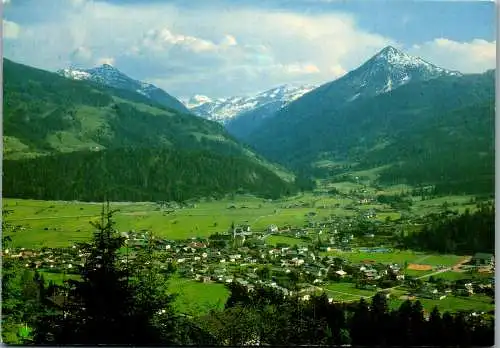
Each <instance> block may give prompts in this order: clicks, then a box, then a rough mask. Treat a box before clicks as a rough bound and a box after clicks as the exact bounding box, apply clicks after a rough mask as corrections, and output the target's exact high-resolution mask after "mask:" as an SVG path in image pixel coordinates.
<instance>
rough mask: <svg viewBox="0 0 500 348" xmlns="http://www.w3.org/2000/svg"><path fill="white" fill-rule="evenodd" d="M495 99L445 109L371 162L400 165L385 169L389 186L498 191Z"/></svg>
mask: <svg viewBox="0 0 500 348" xmlns="http://www.w3.org/2000/svg"><path fill="white" fill-rule="evenodd" d="M494 129H495V105H494V100H493V99H492V100H491V101H488V102H487V103H482V104H475V105H471V106H468V107H466V108H463V109H459V110H455V111H453V112H448V113H442V114H439V115H438V116H437V117H435V118H433V119H431V120H429V121H428V122H426V124H425V125H422V126H421V127H420V128H419V130H417V131H415V130H408V131H406V132H404V133H402V134H401V135H400V137H399V139H398V140H396V141H395V144H397V146H389V147H387V148H384V149H382V150H378V151H374V152H372V153H371V155H370V159H368V160H366V163H370V162H372V164H375V163H374V161H377V160H379V161H381V160H383V161H385V162H382V161H381V162H380V164H384V163H399V164H398V165H395V166H393V167H391V168H389V169H387V170H385V171H383V172H382V173H381V176H380V181H381V182H382V183H384V184H391V183H401V182H405V183H408V184H410V185H418V184H434V185H435V189H434V192H433V193H434V194H438V195H446V194H453V193H455V194H456V193H458V194H468V193H492V192H493V191H494V178H495V175H494V173H495V171H494V167H495V148H494V146H495V142H494V139H495V134H494Z"/></svg>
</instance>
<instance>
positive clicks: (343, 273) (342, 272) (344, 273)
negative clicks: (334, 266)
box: [335, 269, 347, 277]
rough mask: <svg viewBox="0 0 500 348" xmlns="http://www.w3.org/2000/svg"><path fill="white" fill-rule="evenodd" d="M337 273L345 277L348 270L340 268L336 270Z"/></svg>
mask: <svg viewBox="0 0 500 348" xmlns="http://www.w3.org/2000/svg"><path fill="white" fill-rule="evenodd" d="M335 273H336V274H338V275H339V276H341V277H344V276H345V275H346V274H347V272H346V271H343V270H341V269H340V270H338V271H336V272H335Z"/></svg>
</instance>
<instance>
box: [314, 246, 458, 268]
mask: <svg viewBox="0 0 500 348" xmlns="http://www.w3.org/2000/svg"><path fill="white" fill-rule="evenodd" d="M321 255H329V256H338V257H341V258H344V259H346V260H349V261H351V262H362V261H365V260H372V261H375V262H380V263H397V264H399V265H404V263H405V262H408V263H418V264H426V265H431V266H437V265H445V266H451V265H454V264H456V263H457V262H458V261H460V260H461V258H462V257H461V256H457V255H436V254H426V253H421V252H413V251H399V250H395V251H393V252H391V253H368V252H357V251H353V252H341V251H330V252H322V253H321Z"/></svg>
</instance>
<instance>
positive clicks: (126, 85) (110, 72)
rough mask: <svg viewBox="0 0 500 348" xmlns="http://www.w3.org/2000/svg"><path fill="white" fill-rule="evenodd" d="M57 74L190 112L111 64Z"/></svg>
mask: <svg viewBox="0 0 500 348" xmlns="http://www.w3.org/2000/svg"><path fill="white" fill-rule="evenodd" d="M57 73H58V74H60V75H61V76H64V77H66V78H70V79H74V80H87V81H92V82H95V83H98V84H103V85H106V86H110V87H114V88H118V89H124V90H128V91H132V92H137V93H140V94H142V95H144V96H146V97H148V98H149V99H151V100H153V101H155V102H157V103H159V104H160V105H163V106H165V107H167V108H171V109H174V110H177V111H180V112H184V113H188V112H189V110H188V109H187V108H186V107H185V106H184V104H183V103H181V102H180V101H179V100H177V99H176V98H174V97H172V96H171V95H170V94H168V93H167V92H165V91H164V90H162V89H160V88H158V87H156V86H154V85H152V84H149V83H145V82H141V81H137V80H134V79H132V78H130V77H128V76H127V75H125V74H124V73H122V72H121V71H119V70H118V69H116V68H115V67H113V66H111V65H109V64H103V65H101V66H98V67H95V68H92V69H82V70H80V69H72V68H68V69H62V70H59V71H57Z"/></svg>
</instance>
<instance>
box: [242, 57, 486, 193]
mask: <svg viewBox="0 0 500 348" xmlns="http://www.w3.org/2000/svg"><path fill="white" fill-rule="evenodd" d="M377 61H378V60H377ZM369 62H370V61H369ZM372 63H373V59H372ZM378 64H380V63H378ZM386 65H387V66H388V67H389V68H387V69H386V70H387V71H392V68H391V67H390V65H391V63H390V61H386ZM360 69H361V68H360ZM366 69H367V68H366V63H365V65H363V66H362V70H366ZM438 72H439V70H438ZM358 73H359V71H358V72H356V71H354V72H351V73H350V74H347V75H346V76H345V77H344V78H341V79H339V80H337V81H334V82H332V83H330V84H327V85H324V86H322V87H319V88H317V89H316V90H314V91H312V92H310V93H308V94H306V95H305V96H304V97H302V98H299V99H298V100H296V101H295V102H293V103H291V104H290V105H288V106H287V107H285V108H284V109H282V110H281V111H279V112H278V113H277V114H276V115H275V116H274V117H272V118H269V119H268V120H266V121H265V122H263V123H262V125H261V126H260V127H259V128H257V129H256V130H255V131H254V132H252V133H251V134H250V135H249V136H248V137H247V138H246V141H247V142H248V143H249V144H251V145H252V146H253V147H254V148H255V149H257V151H260V152H261V153H262V154H264V155H265V156H267V157H268V158H270V159H272V160H276V161H279V162H280V163H282V164H285V165H287V166H289V167H294V168H309V167H310V165H311V164H313V163H315V162H317V161H325V160H326V161H330V162H343V163H350V164H351V165H355V164H358V163H361V164H362V166H361V167H360V168H363V169H366V168H371V167H375V166H379V165H383V164H394V163H395V162H396V161H399V160H401V161H403V160H405V161H411V160H413V157H412V156H413V155H414V153H413V152H412V151H413V149H415V148H418V147H419V146H421V145H422V142H421V139H419V136H424V134H431V135H427V136H426V139H428V138H432V139H434V138H433V136H435V134H432V133H429V132H430V131H431V130H432V129H433V128H432V126H431V125H432V124H433V123H432V122H434V120H438V119H440V120H441V122H442V124H441V126H442V127H444V128H446V130H447V132H443V134H440V137H436V138H435V140H434V141H433V142H432V143H429V142H428V143H425V144H427V145H426V146H428V147H427V149H429V148H430V147H436V148H440V149H442V150H443V151H445V150H444V149H450V146H451V145H450V144H451V143H454V142H456V141H459V142H460V143H461V144H462V145H460V144H459V146H460V149H462V153H461V155H460V156H463V158H468V159H472V158H476V159H477V161H479V162H480V163H476V162H473V163H471V164H472V165H474V166H476V167H477V166H479V167H484V166H488V165H487V164H485V162H483V160H486V157H487V156H486V157H484V156H479V157H478V156H476V155H477V153H478V152H481V153H491V148H492V147H491V144H493V138H492V134H491V132H490V130H491V129H488V128H484V127H476V128H474V127H471V128H468V129H467V132H465V133H464V132H462V133H460V134H461V135H460V137H455V134H457V132H459V130H460V129H463V122H464V118H463V117H453V115H454V113H455V111H456V110H460V109H463V108H468V110H469V111H468V113H470V112H471V110H474V108H475V107H474V105H477V104H478V105H484V104H487V103H490V102H492V101H493V100H494V85H495V82H494V74H492V73H491V72H488V73H485V74H473V75H461V74H455V73H447V74H441V75H439V74H438V75H437V76H435V77H433V78H429V76H427V77H425V78H424V77H422V78H421V79H414V80H415V81H413V80H412V81H411V82H408V83H404V84H402V85H400V86H399V87H397V88H395V89H391V90H389V91H382V92H377V89H376V88H371V89H370V90H371V91H372V93H366V94H365V95H364V96H358V97H357V98H355V99H354V100H352V96H351V97H350V95H351V93H352V92H353V91H354V89H351V90H350V91H349V88H346V86H347V85H349V84H351V86H354V82H353V80H352V79H351V78H352V76H358ZM382 80H383V79H382ZM377 85H378V86H381V85H383V84H382V83H379V82H377V81H376V80H370V79H368V80H365V82H364V83H363V86H364V88H367V86H372V87H375V86H377ZM355 95H356V94H355ZM478 107H479V111H478V112H477V115H478V116H477V117H482V116H481V115H485V113H484V112H483V111H481V110H482V109H481V107H480V106H478ZM444 114H446V115H448V116H446V117H444V116H442V115H444ZM485 122H488V121H487V120H485ZM429 127H430V128H429ZM485 132H486V133H485ZM478 137H479V138H483V139H485V142H482V143H481V144H482V145H478V146H480V148H478V146H474V147H470V146H467V145H466V144H470V142H471V141H473V139H475V138H478ZM381 149H385V150H384V151H382V150H381ZM446 151H448V150H446ZM395 154H398V156H395ZM433 156H437V157H435V158H434V157H433V158H434V159H433V160H435V161H437V162H440V161H442V160H443V158H441V157H443V156H444V157H445V158H444V159H446V156H445V155H444V154H443V152H433ZM474 156H476V157H474ZM443 163H448V162H443ZM419 164H420V165H421V167H422V168H423V169H422V170H427V171H428V175H427V179H426V181H431V182H437V181H441V173H440V172H439V171H436V170H435V168H434V169H433V168H432V166H431V162H430V158H429V157H425V159H421V160H420V162H419ZM427 165H429V167H427ZM443 165H444V164H443ZM400 179H401V181H405V180H406V179H408V180H409V181H412V182H414V183H415V180H414V179H411V180H410V178H409V177H408V178H406V177H404V176H403V177H401V178H400ZM417 181H418V180H417Z"/></svg>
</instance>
